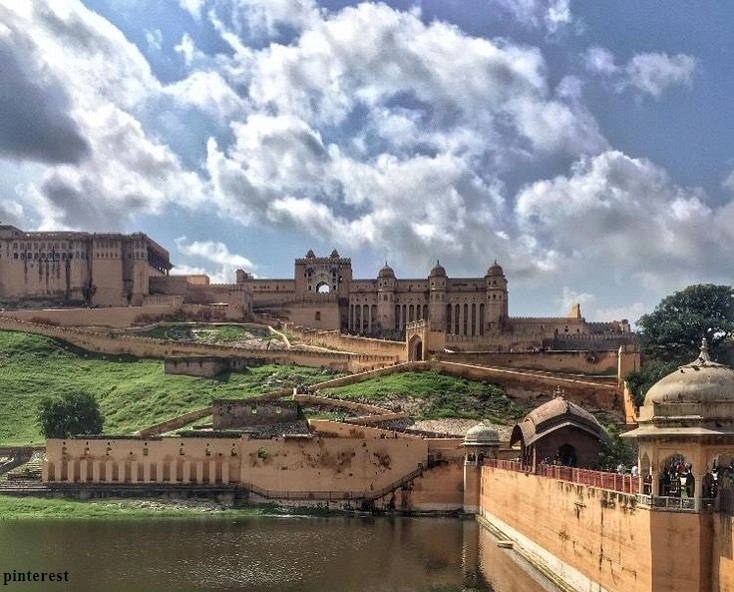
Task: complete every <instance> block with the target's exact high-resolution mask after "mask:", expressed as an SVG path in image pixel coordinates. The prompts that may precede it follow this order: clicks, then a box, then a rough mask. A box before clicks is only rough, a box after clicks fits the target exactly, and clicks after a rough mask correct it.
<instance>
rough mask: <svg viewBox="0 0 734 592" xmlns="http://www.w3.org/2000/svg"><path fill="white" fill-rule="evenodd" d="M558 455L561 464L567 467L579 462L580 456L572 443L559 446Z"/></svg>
mask: <svg viewBox="0 0 734 592" xmlns="http://www.w3.org/2000/svg"><path fill="white" fill-rule="evenodd" d="M558 457H559V460H560V461H561V464H562V465H564V466H566V467H575V466H576V465H577V464H578V456H577V455H576V447H575V446H573V445H572V444H568V443H566V444H562V445H561V446H559V447H558Z"/></svg>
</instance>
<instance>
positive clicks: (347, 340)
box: [288, 324, 407, 362]
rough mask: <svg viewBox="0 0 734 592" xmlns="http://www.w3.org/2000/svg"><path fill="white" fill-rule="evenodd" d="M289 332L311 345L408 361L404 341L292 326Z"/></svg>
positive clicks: (289, 327) (289, 326)
mask: <svg viewBox="0 0 734 592" xmlns="http://www.w3.org/2000/svg"><path fill="white" fill-rule="evenodd" d="M288 330H289V331H290V332H291V333H293V334H294V335H296V336H297V337H298V338H300V339H301V340H302V341H303V342H304V343H308V344H309V345H316V346H319V347H325V348H329V349H337V350H341V351H349V352H355V353H365V354H373V355H380V356H394V357H396V358H397V359H398V360H399V361H402V362H404V361H405V360H406V359H407V357H406V355H407V354H406V347H405V342H403V341H388V340H386V339H373V338H370V337H357V336H354V335H344V334H342V333H340V332H339V331H318V330H314V329H308V328H304V327H298V326H295V325H290V324H289V325H288Z"/></svg>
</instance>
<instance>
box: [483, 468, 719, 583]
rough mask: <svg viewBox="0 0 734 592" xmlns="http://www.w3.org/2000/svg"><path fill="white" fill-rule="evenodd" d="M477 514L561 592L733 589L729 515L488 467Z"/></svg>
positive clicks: (484, 470) (484, 473)
mask: <svg viewBox="0 0 734 592" xmlns="http://www.w3.org/2000/svg"><path fill="white" fill-rule="evenodd" d="M480 515H481V517H482V519H483V520H485V521H486V523H487V524H488V525H489V526H490V528H491V529H492V530H494V531H495V532H498V533H499V534H500V535H501V536H502V538H506V539H510V540H512V541H513V542H514V544H515V548H516V549H517V550H519V551H520V552H521V553H522V554H524V555H525V556H527V557H528V558H530V559H531V560H532V562H533V563H535V564H536V565H538V566H540V567H541V568H542V569H543V571H545V572H546V573H548V574H550V575H552V576H553V577H554V579H556V580H560V581H562V582H563V583H564V584H565V585H566V589H573V590H591V589H594V590H607V591H609V592H643V591H645V592H650V591H659V590H660V591H662V590H719V591H722V592H724V591H726V592H728V591H730V590H732V589H734V588H733V587H732V586H733V585H734V569H732V553H731V549H732V542H733V539H732V536H733V535H732V529H731V527H732V517H731V516H725V515H723V514H712V513H686V512H663V511H654V510H651V509H650V508H646V507H640V506H638V505H637V498H636V496H634V495H631V494H627V493H618V492H615V491H610V490H606V489H600V488H598V487H592V486H588V485H582V484H578V483H572V482H567V481H561V480H559V479H554V478H549V477H543V476H540V475H535V474H532V473H526V472H521V471H511V470H506V469H504V468H497V467H492V466H484V467H482V468H481V495H480ZM712 585H713V587H712Z"/></svg>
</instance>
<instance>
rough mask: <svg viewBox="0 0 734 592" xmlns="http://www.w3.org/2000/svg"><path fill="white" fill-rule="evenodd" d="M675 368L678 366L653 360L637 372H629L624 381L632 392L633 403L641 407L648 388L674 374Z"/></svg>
mask: <svg viewBox="0 0 734 592" xmlns="http://www.w3.org/2000/svg"><path fill="white" fill-rule="evenodd" d="M677 368H678V364H676V363H674V362H656V361H654V360H653V361H651V362H647V363H645V365H644V366H642V368H640V369H639V370H635V371H634V372H630V373H629V374H628V375H627V378H626V380H627V384H629V387H630V390H631V391H632V398H633V399H634V401H635V405H637V406H638V407H642V404H643V403H644V402H645V395H646V394H647V391H648V390H650V387H651V386H652V385H653V384H655V383H656V382H657V381H658V380H660V379H661V378H665V377H666V376H667V375H668V374H670V373H671V372H674V371H675V370H676V369H677Z"/></svg>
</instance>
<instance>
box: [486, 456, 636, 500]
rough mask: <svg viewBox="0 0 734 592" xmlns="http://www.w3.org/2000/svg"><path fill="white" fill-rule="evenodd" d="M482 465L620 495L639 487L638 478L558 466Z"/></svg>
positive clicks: (491, 462)
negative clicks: (616, 492)
mask: <svg viewBox="0 0 734 592" xmlns="http://www.w3.org/2000/svg"><path fill="white" fill-rule="evenodd" d="M484 464H485V466H490V467H495V468H498V469H504V470H508V471H518V472H522V473H534V474H535V475H539V476H541V477H550V478H551V479H559V480H561V481H569V482H571V483H579V484H581V485H588V486H590V487H598V488H599V489H609V490H611V491H618V492H620V493H630V494H635V493H637V492H638V491H639V487H640V479H639V477H633V476H632V475H627V474H618V473H605V472H603V471H591V470H588V469H577V468H575V467H564V466H558V465H537V466H536V467H535V468H533V467H531V466H529V465H523V464H522V463H519V462H515V461H509V460H498V459H488V460H485V461H484Z"/></svg>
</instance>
